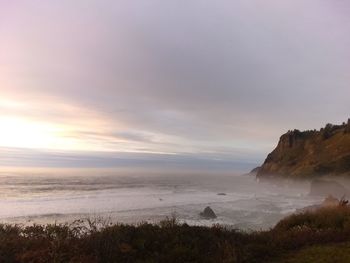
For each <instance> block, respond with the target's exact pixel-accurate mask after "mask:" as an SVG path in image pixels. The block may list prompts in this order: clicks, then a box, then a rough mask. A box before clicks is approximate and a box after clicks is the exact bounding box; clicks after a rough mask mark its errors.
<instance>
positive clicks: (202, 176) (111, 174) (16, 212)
mask: <svg viewBox="0 0 350 263" xmlns="http://www.w3.org/2000/svg"><path fill="white" fill-rule="evenodd" d="M223 193H224V194H225V195H222V194H223ZM307 193H308V187H307V186H306V185H289V186H287V185H284V186H281V185H277V184H276V185H271V184H268V183H258V182H257V181H256V180H255V178H254V176H247V175H239V174H232V173H231V174H228V173H222V174H216V173H212V172H207V173H205V172H203V173H198V172H197V173H188V172H186V173H178V174H176V173H167V172H159V171H157V172H155V171H148V172H139V171H138V172H135V171H127V170H123V171H120V170H117V169H90V170H87V169H53V168H51V169H32V170H28V169H21V170H18V169H17V170H16V169H7V171H2V172H1V173H0V206H1V208H2V209H1V211H0V219H1V221H3V222H19V223H25V224H31V223H33V222H36V223H47V222H72V221H74V220H75V219H82V218H104V219H108V220H110V221H112V222H127V223H136V222H141V221H148V222H158V221H160V220H162V219H165V218H166V217H172V215H176V217H177V218H178V219H179V220H180V221H182V222H186V223H188V224H195V225H212V224H214V223H220V224H226V225H231V226H233V227H237V228H243V229H260V228H268V227H271V226H273V225H274V224H275V223H276V222H277V221H278V220H279V219H281V218H282V217H284V216H285V215H287V214H289V213H291V212H293V211H294V210H295V209H297V208H302V207H304V206H306V205H311V204H313V203H315V202H316V201H319V200H318V199H317V198H311V197H309V196H307ZM218 194H220V195H218ZM206 206H210V207H212V208H213V209H214V211H215V212H216V214H217V216H218V218H217V219H214V220H204V219H203V218H201V217H200V216H199V213H200V212H201V211H202V210H203V209H204V208H205V207H206Z"/></svg>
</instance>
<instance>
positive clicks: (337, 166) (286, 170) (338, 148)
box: [257, 119, 350, 177]
mask: <svg viewBox="0 0 350 263" xmlns="http://www.w3.org/2000/svg"><path fill="white" fill-rule="evenodd" d="M269 175H277V176H292V177H306V176H319V175H349V176H350V119H349V120H348V122H347V123H343V124H342V125H332V124H327V125H326V127H325V128H322V129H321V130H319V131H316V130H312V131H304V132H301V131H299V130H294V131H288V132H287V133H286V134H283V135H282V136H281V137H280V140H279V142H278V145H277V147H276V148H275V149H274V150H273V151H272V152H271V153H270V154H269V155H268V156H267V158H266V160H265V162H264V164H263V165H262V166H261V168H260V169H259V171H258V173H257V176H258V177H262V176H269Z"/></svg>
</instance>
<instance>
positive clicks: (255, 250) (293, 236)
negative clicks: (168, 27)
mask: <svg viewBox="0 0 350 263" xmlns="http://www.w3.org/2000/svg"><path fill="white" fill-rule="evenodd" d="M349 241H350V208H349V207H348V206H347V205H346V204H343V205H340V206H339V207H333V208H327V209H326V208H325V209H321V210H319V211H316V212H305V213H301V214H295V215H292V216H290V217H288V218H286V219H284V220H282V221H280V222H279V223H278V224H277V225H276V227H274V228H273V229H271V230H269V231H257V232H250V233H245V232H241V231H237V230H232V229H229V228H225V227H223V226H212V227H210V228H209V227H201V226H188V225H187V224H179V223H178V222H177V220H176V219H175V218H171V219H168V220H165V221H162V222H160V223H159V224H149V223H141V224H138V225H124V224H116V225H111V224H102V225H101V224H99V223H98V222H96V221H94V222H91V221H79V222H77V223H75V224H73V225H46V226H42V225H34V226H26V227H25V226H19V225H0V262H8V263H11V262H84V263H89V262H91V263H95V262H170V263H171V262H242V263H245V262H249V263H254V262H271V261H273V262H283V260H284V259H285V256H286V255H290V254H291V253H294V252H295V253H297V252H298V251H301V250H303V249H306V248H308V247H312V246H316V245H318V246H323V245H330V244H338V243H344V242H349ZM280 260H281V261H280Z"/></svg>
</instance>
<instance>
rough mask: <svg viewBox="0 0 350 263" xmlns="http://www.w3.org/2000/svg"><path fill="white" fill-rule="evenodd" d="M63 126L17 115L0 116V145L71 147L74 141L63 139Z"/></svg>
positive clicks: (43, 147) (73, 146)
mask: <svg viewBox="0 0 350 263" xmlns="http://www.w3.org/2000/svg"><path fill="white" fill-rule="evenodd" d="M63 134H64V128H63V127H60V126H56V125H54V124H50V123H44V122H36V121H31V120H27V119H23V118H17V117H0V146H3V147H20V148H37V149H38V148H42V149H71V148H75V147H76V145H75V142H73V141H71V140H67V139H65V138H64V137H63V136H62V135H63Z"/></svg>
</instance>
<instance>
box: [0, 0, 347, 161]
mask: <svg viewBox="0 0 350 263" xmlns="http://www.w3.org/2000/svg"><path fill="white" fill-rule="evenodd" d="M349 47H350V3H349V1H345V0H344V1H341V0H339V1H334V0H308V1H305V0H284V1H280V0H264V1H261V0H234V1H232V0H227V1H223V0H215V1H212V0H176V1H170V0H169V1H165V0H140V1H131V0H125V1H121V0H113V1H112V0H111V1H107V0H95V1H90V0H75V1H71V0H57V1H54V0H47V1H34V0H28V1H16V0H0V147H6V149H11V148H22V149H23V148H25V149H31V150H32V149H40V150H45V151H60V153H66V152H67V154H68V152H69V153H71V152H73V151H74V152H99V154H100V155H101V153H103V152H124V153H125V152H126V153H130V152H131V153H135V156H136V155H138V154H141V153H142V154H147V153H149V154H153V155H157V156H159V155H162V154H173V155H174V154H176V155H177V156H195V155H197V156H204V157H205V158H209V159H212V160H217V159H224V160H228V161H230V160H232V161H247V162H256V163H259V162H261V161H262V160H263V159H264V158H265V156H266V154H267V153H268V152H270V151H271V150H272V149H273V148H274V147H275V145H276V143H277V141H278V138H279V136H280V135H281V134H282V133H284V132H286V131H287V130H289V129H294V128H298V129H314V128H320V127H321V126H323V125H325V124H326V123H327V122H331V123H340V122H343V121H345V120H346V119H347V118H348V117H350V87H349V84H350V48H349ZM4 149H5V148H4ZM5 152H6V151H5ZM3 155H4V154H3ZM153 155H150V157H152V156H153ZM204 157H203V158H204Z"/></svg>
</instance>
